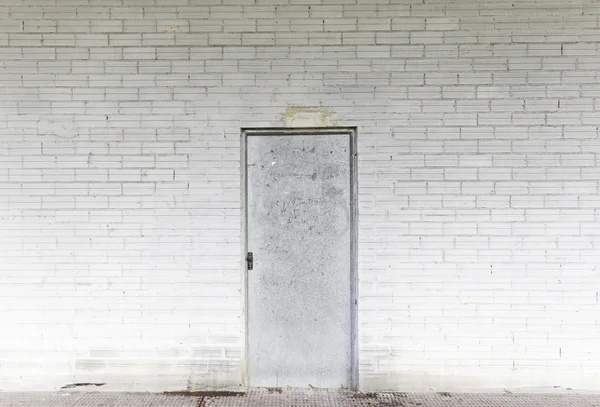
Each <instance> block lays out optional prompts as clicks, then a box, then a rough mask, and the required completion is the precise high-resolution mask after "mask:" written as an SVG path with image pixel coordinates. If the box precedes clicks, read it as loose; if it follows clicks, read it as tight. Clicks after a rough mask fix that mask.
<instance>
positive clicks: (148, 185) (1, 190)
mask: <svg viewBox="0 0 600 407" xmlns="http://www.w3.org/2000/svg"><path fill="white" fill-rule="evenodd" d="M599 16H600V2H598V1H592V0H578V1H571V0H544V1H542V0H540V1H530V0H527V1H525V0H510V1H509V0H494V1H482V0H477V1H476V0H0V390H32V389H34V390H42V389H56V388H59V387H61V386H63V385H65V384H68V383H73V382H101V383H106V386H105V387H104V389H114V390H154V391H158V390H173V389H185V388H204V387H229V388H236V387H238V386H239V385H240V383H242V366H243V360H244V356H243V349H244V343H245V342H244V335H243V331H244V315H243V309H242V308H243V307H242V303H243V295H242V293H243V290H242V289H243V286H242V267H241V210H240V208H241V202H240V196H241V191H240V128H242V127H278V126H281V125H282V118H283V117H284V116H282V115H283V114H284V113H285V112H286V109H289V108H290V107H292V108H293V107H297V106H308V107H312V108H318V109H321V110H322V111H323V112H327V114H328V115H329V114H330V115H331V122H332V123H334V124H337V125H340V126H357V127H358V153H359V212H360V219H359V236H358V241H359V243H358V244H359V253H358V260H359V262H358V269H359V270H358V271H359V297H358V300H359V316H358V317H359V332H358V334H359V348H360V350H359V361H358V363H359V374H360V386H361V388H362V389H364V390H369V389H380V390H381V389H386V390H406V391H412V390H429V389H433V390H444V391H459V390H460V391H465V390H479V389H495V390H501V389H504V388H511V389H515V388H533V387H536V388H544V389H545V388H552V386H561V387H562V388H563V389H564V388H567V387H570V388H587V389H596V390H598V389H600V380H598V379H599V378H600V377H599V376H600V375H599V373H600V327H599V315H600V305H599V303H598V297H599V296H598V291H599V287H600V277H599V273H600V270H599V269H598V266H599V265H600V250H599V249H600V195H599V194H598V193H599V191H598V185H599V180H600V155H599V153H600V137H599V132H598V126H599V125H600V113H599V112H600V46H599V41H600V29H599V26H598V24H599Z"/></svg>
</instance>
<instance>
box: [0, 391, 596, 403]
mask: <svg viewBox="0 0 600 407" xmlns="http://www.w3.org/2000/svg"><path fill="white" fill-rule="evenodd" d="M279 406H285V407H325V406H335V407H360V406H382V407H383V406H388V407H391V406H403V407H417V406H421V407H456V406H465V407H500V406H502V407H567V406H568V407H579V406H581V407H583V406H585V407H600V394H509V393H507V394H451V393H422V394H413V393H356V392H352V391H337V390H335V391H334V390H297V389H284V390H281V389H253V390H250V391H248V392H245V393H233V392H230V393H214V392H203V393H194V394H182V393H170V394H154V393H102V392H69V391H58V392H51V393H50V392H32V393H0V407H279Z"/></svg>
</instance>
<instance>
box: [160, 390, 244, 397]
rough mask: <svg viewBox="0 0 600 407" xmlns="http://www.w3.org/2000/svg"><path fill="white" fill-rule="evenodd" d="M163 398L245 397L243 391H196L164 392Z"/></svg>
mask: <svg viewBox="0 0 600 407" xmlns="http://www.w3.org/2000/svg"><path fill="white" fill-rule="evenodd" d="M163 394H164V395H165V396H184V397H238V396H245V395H246V393H245V392H243V391H219V390H207V391H204V390H198V391H188V390H180V391H165V392H164V393H163Z"/></svg>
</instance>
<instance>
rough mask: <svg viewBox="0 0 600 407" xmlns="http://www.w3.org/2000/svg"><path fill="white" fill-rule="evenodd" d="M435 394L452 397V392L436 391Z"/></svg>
mask: <svg viewBox="0 0 600 407" xmlns="http://www.w3.org/2000/svg"><path fill="white" fill-rule="evenodd" d="M437 394H439V395H440V396H442V397H452V394H450V393H448V392H447V391H438V393H437Z"/></svg>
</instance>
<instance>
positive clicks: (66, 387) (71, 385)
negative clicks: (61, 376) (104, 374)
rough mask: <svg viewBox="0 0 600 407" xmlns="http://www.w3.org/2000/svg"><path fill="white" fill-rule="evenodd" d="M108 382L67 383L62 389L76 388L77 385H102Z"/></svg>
mask: <svg viewBox="0 0 600 407" xmlns="http://www.w3.org/2000/svg"><path fill="white" fill-rule="evenodd" d="M105 384H106V383H71V384H65V385H64V386H63V387H61V389H74V388H76V387H86V386H95V387H101V386H104V385H105Z"/></svg>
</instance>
